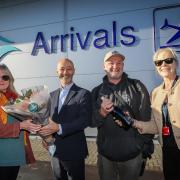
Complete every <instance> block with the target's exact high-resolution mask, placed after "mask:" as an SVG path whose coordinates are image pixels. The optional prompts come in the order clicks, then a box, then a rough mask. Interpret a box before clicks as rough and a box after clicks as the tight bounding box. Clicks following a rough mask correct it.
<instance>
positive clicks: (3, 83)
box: [0, 69, 10, 92]
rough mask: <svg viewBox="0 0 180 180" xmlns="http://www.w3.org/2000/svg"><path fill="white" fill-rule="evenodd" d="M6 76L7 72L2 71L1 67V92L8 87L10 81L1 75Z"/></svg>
mask: <svg viewBox="0 0 180 180" xmlns="http://www.w3.org/2000/svg"><path fill="white" fill-rule="evenodd" d="M5 75H6V77H7V74H6V73H5V72H4V70H3V69H0V91H1V92H6V90H7V89H8V87H9V83H10V81H9V80H8V78H7V79H6V78H3V76H5Z"/></svg>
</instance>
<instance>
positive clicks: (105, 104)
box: [99, 97, 113, 117]
mask: <svg viewBox="0 0 180 180" xmlns="http://www.w3.org/2000/svg"><path fill="white" fill-rule="evenodd" d="M101 100H102V103H101V107H100V111H99V112H100V114H101V115H102V116H103V117H106V116H107V115H108V114H109V113H110V112H111V111H112V110H113V103H112V101H111V100H110V99H107V98H105V97H101Z"/></svg>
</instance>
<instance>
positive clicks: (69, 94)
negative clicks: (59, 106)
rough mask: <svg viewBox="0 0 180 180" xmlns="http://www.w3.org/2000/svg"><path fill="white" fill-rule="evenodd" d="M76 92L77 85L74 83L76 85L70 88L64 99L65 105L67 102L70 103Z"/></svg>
mask: <svg viewBox="0 0 180 180" xmlns="http://www.w3.org/2000/svg"><path fill="white" fill-rule="evenodd" d="M76 93H77V91H76V85H75V84H74V85H73V86H72V87H71V89H70V90H69V93H68V95H67V97H66V99H65V101H64V104H63V106H64V105H66V104H68V102H69V101H70V100H71V98H72V97H73V96H74V95H75V94H76Z"/></svg>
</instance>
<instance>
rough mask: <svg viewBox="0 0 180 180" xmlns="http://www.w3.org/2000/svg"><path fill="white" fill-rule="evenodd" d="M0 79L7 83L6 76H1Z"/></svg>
mask: <svg viewBox="0 0 180 180" xmlns="http://www.w3.org/2000/svg"><path fill="white" fill-rule="evenodd" d="M0 79H2V80H3V81H8V80H9V79H10V78H9V76H8V75H3V76H1V77H0Z"/></svg>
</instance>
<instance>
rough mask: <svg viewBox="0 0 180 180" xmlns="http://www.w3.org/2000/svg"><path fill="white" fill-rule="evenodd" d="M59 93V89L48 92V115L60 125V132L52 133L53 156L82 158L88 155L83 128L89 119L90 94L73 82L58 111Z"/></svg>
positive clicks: (72, 158)
mask: <svg viewBox="0 0 180 180" xmlns="http://www.w3.org/2000/svg"><path fill="white" fill-rule="evenodd" d="M59 94H60V89H57V90H55V91H53V92H52V93H51V94H50V95H51V101H50V102H51V103H50V117H51V118H52V120H53V121H55V122H56V123H58V124H61V126H62V134H61V135H58V134H57V133H55V134H54V137H55V145H56V152H55V156H57V157H58V158H59V159H61V160H64V161H65V160H81V159H84V158H85V157H86V156H87V155H88V149H87V143H86V137H85V134H84V129H85V128H86V127H87V126H88V125H89V124H90V121H91V114H92V113H91V94H90V92H89V91H88V90H85V89H83V88H80V87H78V86H76V85H75V84H74V85H73V86H72V87H71V88H70V90H69V93H68V95H67V97H66V99H65V101H64V104H63V106H62V108H61V110H60V112H59V113H58V102H59Z"/></svg>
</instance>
